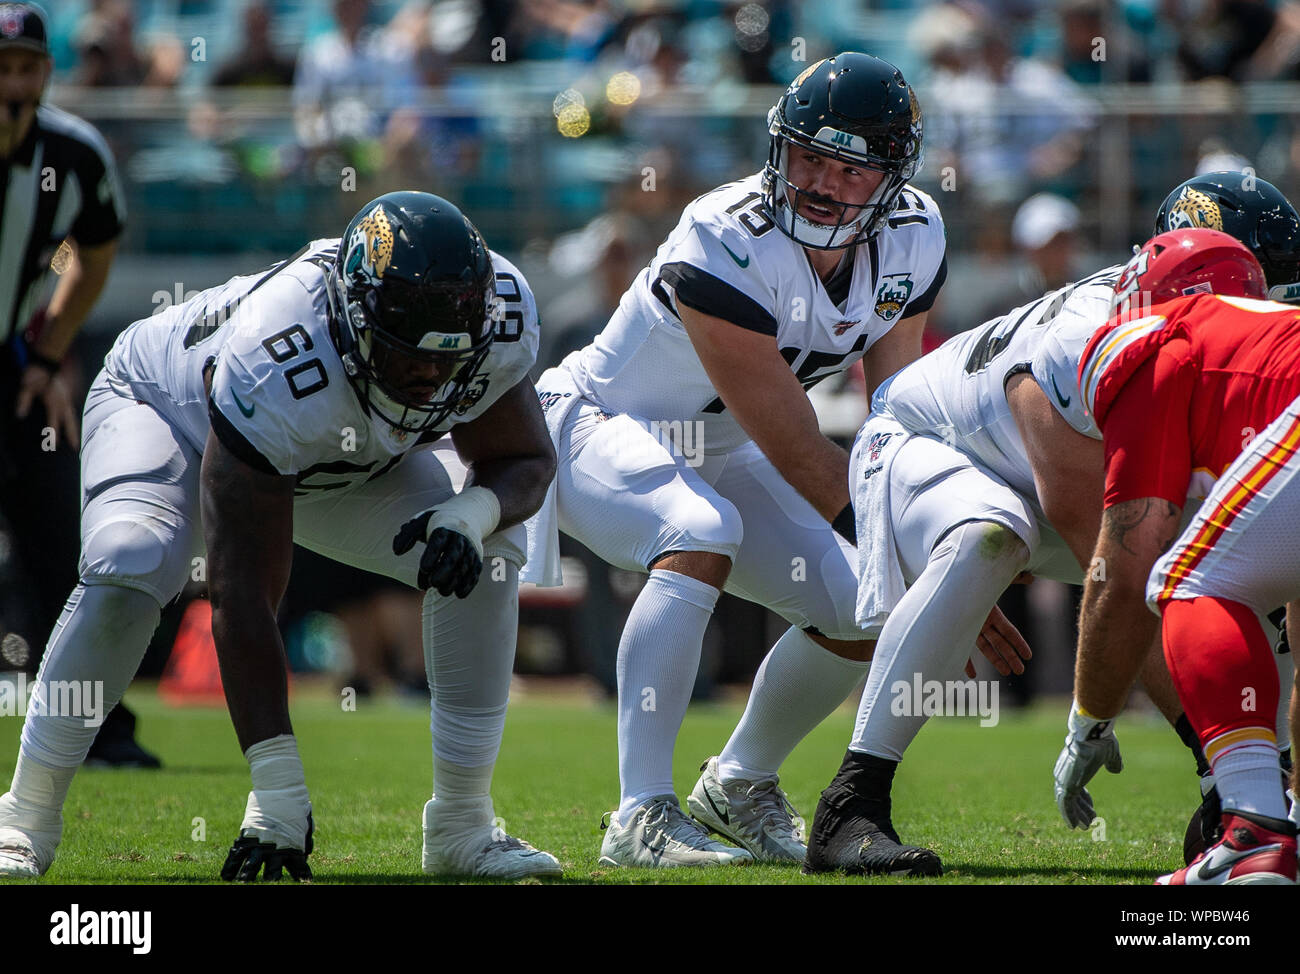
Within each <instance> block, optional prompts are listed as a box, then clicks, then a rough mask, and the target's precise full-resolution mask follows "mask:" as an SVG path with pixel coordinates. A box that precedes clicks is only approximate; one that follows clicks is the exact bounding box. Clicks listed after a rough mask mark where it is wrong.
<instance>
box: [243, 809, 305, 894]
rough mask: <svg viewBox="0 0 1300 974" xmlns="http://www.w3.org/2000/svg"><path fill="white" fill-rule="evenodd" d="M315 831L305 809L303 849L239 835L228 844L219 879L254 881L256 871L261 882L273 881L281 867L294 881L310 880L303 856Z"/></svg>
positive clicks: (250, 835)
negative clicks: (227, 851) (285, 847)
mask: <svg viewBox="0 0 1300 974" xmlns="http://www.w3.org/2000/svg"><path fill="white" fill-rule="evenodd" d="M315 830H316V825H315V823H314V822H313V821H312V818H311V813H310V812H308V813H307V841H306V843H305V848H303V849H281V848H280V847H279V846H277V845H276V844H275V843H274V842H263V841H262V840H261V839H259V838H258V837H257V836H256V835H252V834H241V835H240V837H239V838H238V839H236V840H235V844H234V845H232V846H231V847H230V852H229V854H227V856H226V862H225V864H224V865H223V866H222V867H221V878H222V879H224V880H225V881H226V882H231V881H234V882H237V883H254V882H257V874H258V873H259V872H261V873H262V879H263V880H264V881H266V882H268V883H274V882H278V881H279V880H280V877H281V876H282V875H283V870H285V869H287V870H289V875H290V876H291V877H292V878H294V879H296V880H297V881H298V882H300V883H309V882H311V866H309V865H307V857H308V856H310V855H311V850H312V848H313V846H314V845H315V843H314V842H313V841H312V833H313V832H314V831H315ZM264 867H265V868H264Z"/></svg>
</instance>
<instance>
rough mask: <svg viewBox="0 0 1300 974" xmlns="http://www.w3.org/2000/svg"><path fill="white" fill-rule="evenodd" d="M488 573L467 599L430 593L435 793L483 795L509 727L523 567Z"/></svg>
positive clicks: (427, 645) (428, 656) (428, 666)
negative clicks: (498, 574)
mask: <svg viewBox="0 0 1300 974" xmlns="http://www.w3.org/2000/svg"><path fill="white" fill-rule="evenodd" d="M505 565H506V571H505V577H504V578H497V579H494V578H493V573H491V572H488V571H485V572H484V573H483V574H482V575H481V576H480V577H479V581H478V584H477V585H476V586H474V591H473V592H471V593H470V594H469V595H468V596H467V597H466V598H463V599H458V598H456V597H455V596H442V595H439V594H438V593H437V592H435V591H433V590H430V591H429V592H428V593H427V594H426V595H425V597H424V613H423V619H424V662H425V672H426V675H427V676H428V678H429V686H430V687H432V695H431V705H430V719H429V726H430V730H431V732H432V735H433V791H434V794H435V795H436V796H437V797H438V798H439V799H444V800H454V799H483V798H486V797H488V795H489V793H490V791H491V788H492V772H493V769H494V768H495V767H496V760H497V754H498V752H499V751H500V749H501V737H502V734H503V733H504V731H505V723H506V706H507V704H508V702H509V698H510V680H511V678H512V673H511V671H512V668H513V666H514V658H515V639H516V635H517V632H518V628H519V626H518V624H519V594H518V593H519V583H518V579H519V568H518V566H517V565H515V564H514V563H513V562H512V561H509V560H507V561H506V562H505Z"/></svg>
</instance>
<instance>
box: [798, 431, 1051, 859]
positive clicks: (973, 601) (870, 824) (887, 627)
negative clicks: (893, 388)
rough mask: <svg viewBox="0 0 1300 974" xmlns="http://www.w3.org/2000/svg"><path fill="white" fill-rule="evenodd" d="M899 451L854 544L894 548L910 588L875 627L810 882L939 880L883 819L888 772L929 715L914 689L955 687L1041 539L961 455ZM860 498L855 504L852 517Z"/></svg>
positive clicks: (817, 825) (1021, 510) (921, 443)
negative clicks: (880, 515)
mask: <svg viewBox="0 0 1300 974" xmlns="http://www.w3.org/2000/svg"><path fill="white" fill-rule="evenodd" d="M896 449H897V454H896V455H895V456H894V457H893V458H892V466H891V467H890V469H889V472H888V474H886V473H883V472H882V473H880V474H879V476H881V477H884V476H889V478H890V481H889V484H888V489H889V498H888V501H889V502H888V511H887V513H886V514H885V517H887V518H888V522H887V523H882V524H879V525H876V526H874V527H873V526H870V525H866V526H865V528H866V530H874V531H877V532H878V533H877V534H876V535H874V536H873V537H871V538H865V537H860V538H859V543H860V544H877V543H879V544H888V545H892V546H894V549H895V550H896V551H897V555H898V558H899V562H900V564H899V566H898V567H899V570H900V572H901V574H902V577H903V579H904V580H905V581H906V582H908V583H909V584H908V587H907V590H906V593H905V594H903V595H902V597H901V599H899V601H898V602H897V604H896V605H894V606H893V607H892V610H890V611H889V614H888V618H887V619H886V621H885V622H884V624H883V627H881V628H880V634H879V639H878V641H877V643H876V652H875V657H874V659H873V662H872V667H871V673H870V675H869V676H868V678H867V685H866V687H865V689H864V691H863V695H862V700H861V703H860V705H859V709H858V717H857V721H856V723H855V726H854V733H853V737H852V740H851V741H850V744H849V749H848V752H847V753H846V754H845V758H844V762H843V764H842V765H841V767H840V770H839V772H838V773H837V774H836V776H835V779H834V780H833V781H832V782H831V784H830V786H829V787H828V788H827V789H826V790H825V791H824V792H823V793H822V797H821V800H820V802H819V803H818V806H817V814H816V817H815V819H814V823H813V829H812V834H811V835H810V837H809V848H808V858H807V862H806V865H805V869H806V870H807V871H809V872H818V871H823V870H830V869H842V870H845V871H847V872H853V873H875V872H884V873H899V874H910V875H936V874H938V873H939V872H940V871H941V868H942V867H941V864H940V862H939V858H938V856H937V855H935V854H934V853H933V852H931V851H930V850H928V849H921V848H917V847H914V846H906V845H903V844H902V842H901V840H900V838H899V836H898V833H897V832H896V831H895V829H894V827H893V823H892V819H891V797H890V793H891V789H892V784H893V779H894V775H895V772H896V770H897V768H898V764H899V762H900V761H901V760H902V757H903V753H904V751H906V749H907V747H908V746H909V745H910V744H911V742H912V740H913V739H914V738H915V737H916V735H917V734H918V733H919V732H920V729H921V727H922V726H924V724H925V722H926V720H927V719H928V716H929V714H928V713H927V710H926V708H924V707H918V706H916V705H915V701H913V700H912V693H913V690H912V688H913V687H915V686H916V685H917V683H918V681H919V682H920V685H922V686H924V685H925V684H926V682H927V681H937V682H938V683H940V684H941V685H943V686H947V685H949V684H948V681H960V680H961V673H962V669H963V666H964V664H965V662H966V660H967V658H968V657H969V656H970V654H971V652H972V650H973V649H974V647H975V644H976V639H977V637H978V635H979V633H980V630H981V628H982V626H983V624H984V621H985V619H986V618H987V616H988V614H989V612H990V611H991V610H992V608H993V606H994V605H995V604H996V602H997V600H998V597H999V596H1000V595H1001V594H1002V592H1003V591H1004V590H1005V589H1006V587H1007V585H1009V584H1010V583H1011V581H1012V580H1013V579H1014V578H1015V577H1016V575H1017V574H1019V573H1020V572H1021V571H1023V570H1024V569H1025V568H1026V566H1027V565H1028V564H1029V559H1030V552H1031V550H1033V547H1034V546H1035V545H1036V543H1037V539H1038V532H1037V528H1036V524H1035V522H1034V519H1033V515H1032V513H1031V512H1030V510H1029V508H1028V505H1027V504H1025V502H1024V501H1023V499H1022V498H1020V497H1019V496H1018V495H1017V494H1016V493H1015V492H1014V491H1012V490H1011V489H1010V488H1009V487H1008V486H1007V485H1006V484H1005V483H1004V482H1002V481H1001V480H999V479H997V478H996V477H994V476H993V475H992V474H990V473H988V472H987V471H984V470H983V469H981V468H979V467H978V466H976V465H975V464H974V463H973V462H972V461H971V460H969V459H968V458H967V457H965V456H964V455H962V454H961V453H959V452H958V451H955V450H953V449H952V448H950V447H948V446H947V445H945V444H943V443H941V442H939V441H938V440H933V439H930V438H927V437H911V438H908V439H906V440H904V441H903V442H902V443H901V446H898V447H896ZM874 486H875V485H874V484H873V485H871V487H874ZM868 489H871V488H870V487H864V490H862V491H859V492H858V494H857V496H856V497H855V504H856V505H858V506H859V507H862V506H863V505H864V504H866V503H867V499H866V497H865V496H864V495H865V492H866V490H868ZM873 628H874V627H873ZM963 686H969V687H970V689H971V690H974V686H973V685H971V684H963ZM902 688H906V694H905V696H903V697H900V696H899V694H900V693H901V692H903V691H902ZM900 699H901V701H902V703H903V704H904V706H901V707H900V706H896V705H895V704H896V702H897V701H899V700H900Z"/></svg>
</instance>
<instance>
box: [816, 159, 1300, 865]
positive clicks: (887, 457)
mask: <svg viewBox="0 0 1300 974" xmlns="http://www.w3.org/2000/svg"><path fill="white" fill-rule="evenodd" d="M1241 179H1242V177H1241V175H1240V174H1227V173H1216V174H1210V175H1207V176H1200V177H1196V178H1194V179H1192V180H1188V181H1187V182H1186V183H1184V184H1182V185H1181V186H1179V187H1176V188H1175V189H1174V191H1173V192H1172V193H1170V195H1169V197H1168V198H1167V200H1166V202H1165V205H1164V206H1162V207H1161V210H1160V212H1159V213H1158V214H1157V218H1156V225H1157V229H1158V230H1159V229H1161V228H1163V227H1166V226H1168V225H1169V224H1170V223H1171V222H1173V221H1177V222H1183V219H1184V217H1183V214H1184V209H1183V208H1180V205H1179V201H1180V200H1183V199H1185V198H1187V197H1189V196H1191V195H1195V197H1196V198H1197V199H1198V200H1199V201H1200V203H1201V205H1202V206H1203V207H1206V206H1212V207H1214V216H1215V218H1216V219H1219V217H1218V214H1219V212H1220V211H1219V209H1218V207H1219V206H1220V205H1222V207H1223V212H1224V213H1227V214H1228V215H1229V217H1230V219H1229V226H1231V227H1232V229H1233V230H1234V232H1236V233H1237V234H1238V235H1239V236H1241V237H1243V238H1245V239H1248V240H1249V241H1250V242H1251V245H1252V246H1253V247H1254V248H1255V249H1256V251H1257V252H1258V253H1260V255H1261V256H1263V257H1265V258H1267V257H1268V256H1269V254H1272V257H1273V258H1274V260H1272V261H1270V267H1271V268H1272V271H1271V274H1272V278H1271V283H1273V284H1274V285H1276V290H1278V291H1282V290H1284V285H1286V284H1288V283H1290V282H1292V281H1294V280H1295V279H1296V277H1297V276H1300V275H1297V267H1296V263H1295V260H1294V257H1293V256H1292V257H1291V259H1289V260H1288V259H1285V258H1284V255H1283V253H1280V252H1279V250H1285V248H1279V244H1280V243H1284V242H1288V241H1289V242H1290V243H1291V244H1292V245H1293V244H1294V243H1295V242H1296V241H1297V240H1300V217H1297V215H1296V214H1295V211H1294V209H1293V208H1292V207H1291V205H1290V204H1289V203H1288V202H1287V201H1286V200H1285V198H1284V197H1282V195H1281V194H1280V193H1279V192H1278V191H1277V190H1276V189H1275V188H1274V187H1273V186H1272V185H1271V184H1268V183H1265V182H1264V181H1262V180H1259V181H1258V184H1259V185H1258V189H1256V190H1252V191H1250V192H1243V191H1242V190H1241V188H1240V181H1241ZM1192 218H1197V219H1201V220H1207V219H1209V214H1207V213H1205V212H1202V213H1201V214H1200V215H1199V216H1197V215H1196V214H1192V215H1191V216H1187V217H1186V219H1187V220H1190V219H1192ZM1219 222H1220V224H1222V220H1221V219H1220V221H1219ZM1291 253H1292V254H1294V250H1292V251H1291ZM1121 271H1122V268H1121V267H1120V266H1119V265H1116V266H1114V267H1109V268H1105V269H1103V270H1101V271H1098V272H1097V273H1096V274H1093V275H1092V276H1090V277H1088V278H1085V279H1083V280H1081V281H1078V282H1076V283H1074V284H1071V285H1069V286H1067V287H1065V288H1062V289H1060V290H1058V291H1054V292H1050V293H1048V294H1046V295H1045V296H1044V297H1042V298H1041V299H1039V300H1037V301H1033V302H1030V303H1029V304H1027V305H1024V306H1023V307H1020V308H1016V309H1014V310H1012V311H1010V312H1008V313H1007V314H1006V315H1004V316H1003V317H1001V318H998V319H994V320H993V321H991V322H988V323H987V324H986V325H984V326H983V327H981V328H979V329H975V330H972V331H970V332H966V333H964V334H962V335H959V336H956V337H955V338H953V339H951V340H949V341H948V342H946V343H945V344H944V345H943V346H942V347H940V348H939V349H936V350H935V351H934V352H932V353H931V354H929V355H927V356H925V357H924V358H922V359H921V360H920V361H918V362H916V363H914V364H912V365H910V366H909V367H907V368H906V369H904V370H903V371H902V372H900V373H898V374H897V375H895V376H893V377H891V378H890V379H889V380H888V381H887V382H886V383H885V384H884V385H882V387H881V388H880V389H879V390H878V391H877V393H876V395H875V397H874V399H873V402H872V416H871V417H870V418H869V419H868V421H867V423H866V424H864V426H863V429H862V431H861V432H860V433H859V435H858V438H857V441H856V443H855V445H854V451H853V466H852V470H853V484H854V490H855V507H856V510H857V518H858V526H859V532H858V536H859V546H860V548H859V550H860V558H861V561H860V565H859V569H860V576H861V578H862V582H861V589H860V601H859V608H858V620H859V622H860V623H862V624H863V625H864V626H866V627H867V628H868V630H869V631H871V632H872V633H879V642H878V644H877V649H876V655H875V661H874V663H873V666H872V671H871V674H870V676H869V678H868V681H867V687H866V689H865V691H864V693H863V698H862V703H861V707H860V709H859V714H858V721H857V724H856V727H855V730H854V736H853V739H852V742H851V743H850V745H849V750H848V752H847V753H846V755H845V760H844V764H843V765H842V767H841V769H840V772H839V773H838V774H837V776H836V778H835V780H834V781H833V782H832V784H831V786H830V787H828V788H827V789H826V791H825V792H824V793H823V796H822V801H821V802H820V803H819V805H818V810H817V815H816V818H815V820H814V825H813V831H812V836H811V838H810V842H809V852H808V857H807V863H806V869H807V871H809V872H817V871H822V870H827V869H843V870H845V871H849V872H890V873H910V874H914V875H933V874H938V873H939V872H940V871H941V865H940V862H939V858H938V856H937V855H935V854H934V853H933V852H932V851H930V850H927V849H919V848H916V847H912V846H903V845H902V844H901V842H900V840H899V838H898V835H897V833H896V832H895V831H894V829H893V826H892V822H891V820H890V789H891V785H892V780H893V777H894V773H895V770H896V768H897V765H898V762H899V761H900V760H901V759H902V755H903V752H904V751H905V750H906V748H907V746H908V745H909V744H910V742H911V741H912V739H913V738H914V737H915V735H916V734H917V733H918V732H919V730H920V728H921V727H922V726H923V725H924V723H925V720H926V717H925V715H924V714H903V715H900V714H897V713H894V712H893V708H891V706H890V700H889V699H887V698H886V694H889V693H891V692H892V688H893V687H894V686H895V684H896V682H897V681H899V680H901V681H903V682H904V683H905V684H906V683H910V681H911V679H912V677H913V674H915V673H921V674H922V675H923V676H924V677H926V678H933V679H937V680H939V681H943V680H945V679H949V678H953V677H956V675H957V672H958V670H959V669H960V666H961V664H962V662H963V661H964V659H965V654H964V647H966V646H968V645H969V642H970V640H969V638H968V636H969V635H970V634H972V633H974V632H977V631H978V625H979V621H980V620H981V619H982V618H983V617H984V614H985V613H986V612H987V611H988V607H989V605H991V604H993V603H994V602H995V601H996V600H997V598H998V597H999V596H1000V595H1001V593H1002V591H1003V589H1004V588H1005V587H1006V586H1007V585H1008V584H1010V583H1011V581H1012V580H1013V579H1014V578H1015V577H1016V575H1017V574H1019V573H1020V572H1021V571H1027V572H1030V573H1032V574H1033V575H1035V576H1037V575H1042V576H1044V577H1048V578H1054V579H1059V580H1062V581H1067V582H1073V583H1079V582H1080V581H1081V580H1082V568H1083V566H1086V565H1088V564H1089V561H1090V557H1091V554H1092V549H1093V547H1094V545H1095V543H1096V536H1097V525H1096V515H1097V514H1098V513H1099V512H1100V503H1098V504H1097V508H1096V511H1094V512H1093V517H1092V519H1091V521H1089V519H1088V517H1087V516H1086V514H1084V515H1080V514H1078V513H1076V512H1073V511H1072V512H1071V519H1070V521H1069V522H1068V523H1067V525H1066V527H1067V528H1068V531H1062V532H1061V534H1058V533H1057V531H1056V530H1055V527H1056V522H1054V521H1053V522H1051V523H1049V521H1048V518H1047V517H1045V515H1044V512H1043V506H1045V505H1041V504H1040V502H1039V499H1038V494H1037V485H1036V482H1035V475H1036V474H1039V476H1040V477H1041V476H1042V472H1040V471H1038V469H1037V467H1036V466H1031V463H1030V459H1029V456H1028V455H1027V447H1026V444H1025V440H1024V439H1023V438H1022V432H1021V431H1020V430H1019V429H1018V428H1017V425H1016V421H1015V418H1014V417H1013V413H1012V410H1011V407H1010V405H1009V403H1008V396H1009V395H1012V393H1011V392H1010V390H1011V389H1012V388H1013V387H1014V386H1015V384H1016V382H1017V381H1018V378H1019V377H1021V376H1024V377H1025V378H1029V376H1028V373H1029V372H1030V369H1031V363H1032V364H1033V367H1034V369H1035V372H1036V373H1037V372H1038V371H1039V369H1040V368H1043V365H1042V363H1043V362H1044V361H1047V360H1051V361H1053V362H1057V361H1060V360H1064V359H1066V358H1068V357H1069V356H1073V361H1074V362H1075V363H1076V366H1075V367H1076V370H1077V361H1078V357H1079V354H1080V353H1081V352H1082V349H1083V344H1084V343H1085V342H1086V340H1087V338H1088V337H1089V336H1090V335H1091V334H1092V333H1093V332H1094V331H1095V330H1096V329H1098V328H1100V327H1101V326H1103V325H1104V324H1105V323H1106V320H1107V318H1108V316H1109V311H1110V307H1111V300H1112V298H1113V296H1114V292H1113V285H1114V284H1115V282H1116V281H1117V280H1118V278H1119V275H1120V272H1121ZM1058 368H1059V366H1058ZM1044 371H1045V373H1046V371H1049V370H1044ZM1054 379H1055V373H1054V372H1052V373H1051V374H1050V375H1046V374H1045V377H1044V379H1043V382H1044V387H1049V383H1050V382H1051V381H1054ZM1029 384H1030V385H1033V380H1032V378H1029ZM1066 385H1067V387H1073V386H1074V385H1075V383H1074V381H1073V380H1072V381H1071V382H1070V383H1068V384H1066ZM1035 388H1037V387H1035ZM1058 388H1059V387H1058ZM1055 403H1056V405H1057V408H1058V409H1061V410H1064V409H1065V408H1066V407H1068V406H1070V400H1069V398H1068V397H1066V396H1064V394H1063V393H1058V394H1057V396H1056V398H1055ZM1044 408H1046V409H1048V410H1049V411H1050V407H1047V406H1046V404H1045V403H1044ZM1075 412H1077V407H1076V410H1075V411H1072V412H1071V413H1067V415H1069V416H1071V421H1072V422H1073V421H1075V420H1074V418H1073V417H1074V414H1075ZM1085 442H1086V441H1085ZM1086 455H1087V456H1091V453H1087V454H1086ZM1093 459H1094V461H1095V462H1094V466H1095V468H1096V469H1095V470H1091V471H1090V470H1088V469H1087V468H1086V466H1085V465H1083V464H1080V463H1079V462H1078V461H1077V460H1076V461H1075V463H1074V464H1073V465H1072V466H1071V467H1070V476H1071V477H1072V478H1074V479H1073V480H1072V481H1071V482H1072V483H1080V482H1083V483H1086V482H1088V481H1089V480H1098V481H1099V479H1100V476H1101V460H1100V457H1099V456H1097V457H1095V458H1093ZM1049 475H1051V476H1054V475H1055V473H1054V472H1053V473H1051V474H1049ZM886 620H887V621H886ZM1144 645H1150V640H1148V641H1147V643H1145V644H1144ZM995 662H996V661H995ZM1005 663H1006V665H1008V666H1009V667H1010V668H1011V669H1013V670H1014V669H1018V667H1019V665H1020V664H1019V661H1018V660H1016V659H1013V658H1010V657H1008V658H1007V659H1006V660H1005ZM999 669H1000V670H1001V671H1003V672H1005V669H1004V668H1003V667H1002V666H999ZM1143 678H1144V683H1145V685H1146V686H1147V689H1148V692H1150V693H1151V695H1152V697H1153V699H1155V700H1156V701H1157V703H1159V705H1160V707H1161V710H1162V712H1163V713H1165V715H1166V717H1167V718H1168V719H1169V720H1170V722H1171V723H1172V724H1174V725H1175V727H1176V729H1177V730H1178V732H1179V734H1180V737H1182V738H1183V740H1184V742H1185V743H1187V744H1188V745H1189V747H1191V748H1192V749H1193V751H1194V753H1196V754H1197V756H1198V762H1199V763H1201V764H1203V758H1201V757H1200V755H1199V748H1198V746H1197V742H1196V738H1195V734H1194V732H1193V731H1192V730H1191V727H1190V725H1189V724H1187V720H1186V717H1185V716H1184V715H1183V714H1182V712H1181V707H1180V705H1179V703H1178V699H1177V695H1176V694H1175V693H1174V691H1173V688H1172V685H1170V683H1169V678H1168V675H1167V673H1165V672H1164V666H1163V662H1162V658H1161V657H1160V655H1159V654H1158V653H1156V654H1153V656H1152V661H1151V664H1150V665H1149V666H1148V667H1147V668H1146V669H1145V670H1144V672H1143ZM1062 811H1063V814H1064V813H1065V808H1064V807H1063V809H1062ZM867 838H870V840H871V841H870V842H869V843H864V841H863V840H864V839H867Z"/></svg>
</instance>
